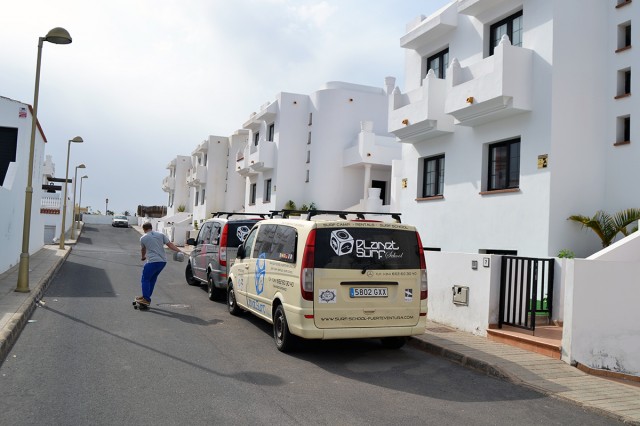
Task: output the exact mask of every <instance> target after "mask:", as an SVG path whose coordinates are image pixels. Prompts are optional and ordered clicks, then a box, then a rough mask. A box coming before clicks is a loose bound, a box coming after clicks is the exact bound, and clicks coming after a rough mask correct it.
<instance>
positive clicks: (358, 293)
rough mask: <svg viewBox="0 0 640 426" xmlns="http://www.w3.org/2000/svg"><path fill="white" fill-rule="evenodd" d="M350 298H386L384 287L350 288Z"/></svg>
mask: <svg viewBox="0 0 640 426" xmlns="http://www.w3.org/2000/svg"><path fill="white" fill-rule="evenodd" d="M349 296H350V297H387V288H386V287H351V288H350V289H349Z"/></svg>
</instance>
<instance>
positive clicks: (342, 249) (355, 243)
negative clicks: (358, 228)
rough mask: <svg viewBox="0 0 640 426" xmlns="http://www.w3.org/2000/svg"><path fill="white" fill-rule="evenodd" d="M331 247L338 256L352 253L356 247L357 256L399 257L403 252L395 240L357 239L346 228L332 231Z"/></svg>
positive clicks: (375, 257)
mask: <svg viewBox="0 0 640 426" xmlns="http://www.w3.org/2000/svg"><path fill="white" fill-rule="evenodd" d="M329 242H330V244H331V248H332V249H333V251H334V252H335V253H336V254H337V255H338V256H343V255H345V254H351V253H352V252H353V250H354V248H355V254H356V257H362V258H373V259H399V258H402V255H403V253H401V252H400V247H399V246H398V245H397V244H396V242H395V241H393V240H391V241H389V242H381V241H366V240H355V239H354V238H353V236H352V235H351V234H349V232H347V230H346V229H337V230H335V231H332V232H331V239H330V241H329Z"/></svg>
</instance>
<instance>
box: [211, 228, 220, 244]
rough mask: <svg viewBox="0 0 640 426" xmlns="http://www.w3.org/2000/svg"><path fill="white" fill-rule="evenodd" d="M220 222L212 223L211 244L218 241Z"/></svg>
mask: <svg viewBox="0 0 640 426" xmlns="http://www.w3.org/2000/svg"><path fill="white" fill-rule="evenodd" d="M220 229H221V227H220V224H219V223H214V224H213V229H212V230H211V244H219V243H220Z"/></svg>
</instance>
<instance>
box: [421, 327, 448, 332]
mask: <svg viewBox="0 0 640 426" xmlns="http://www.w3.org/2000/svg"><path fill="white" fill-rule="evenodd" d="M427 330H428V331H432V332H434V333H453V330H450V329H448V328H446V327H433V328H427Z"/></svg>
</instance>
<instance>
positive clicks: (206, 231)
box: [198, 223, 211, 245]
mask: <svg viewBox="0 0 640 426" xmlns="http://www.w3.org/2000/svg"><path fill="white" fill-rule="evenodd" d="M210 235H211V224H210V223H205V224H204V225H202V228H201V229H200V233H199V234H198V245H200V244H209V239H210Z"/></svg>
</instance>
